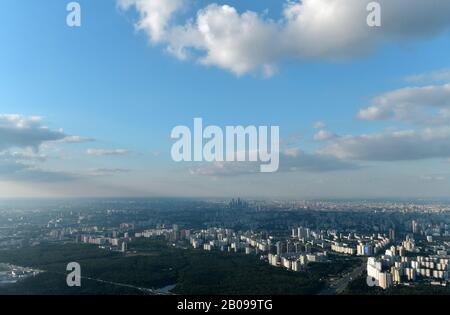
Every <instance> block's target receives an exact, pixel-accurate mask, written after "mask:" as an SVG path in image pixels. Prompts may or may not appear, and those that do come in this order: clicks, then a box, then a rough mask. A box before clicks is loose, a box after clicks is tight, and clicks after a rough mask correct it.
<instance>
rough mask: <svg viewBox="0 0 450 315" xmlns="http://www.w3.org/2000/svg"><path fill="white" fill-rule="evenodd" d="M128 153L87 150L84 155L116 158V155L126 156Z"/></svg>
mask: <svg viewBox="0 0 450 315" xmlns="http://www.w3.org/2000/svg"><path fill="white" fill-rule="evenodd" d="M128 153H129V151H128V150H125V149H112V150H106V149H87V150H86V154H88V155H92V156H118V155H127V154H128Z"/></svg>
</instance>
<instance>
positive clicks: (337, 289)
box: [318, 260, 367, 295]
mask: <svg viewBox="0 0 450 315" xmlns="http://www.w3.org/2000/svg"><path fill="white" fill-rule="evenodd" d="M366 266H367V264H366V260H363V261H362V264H361V265H360V266H358V267H356V268H355V269H353V270H352V271H351V272H349V273H346V274H344V275H343V276H342V277H341V278H339V279H337V280H335V281H332V282H331V283H330V285H329V286H328V287H327V288H325V289H323V290H322V291H320V292H319V293H318V294H319V295H336V294H340V293H342V292H344V290H345V289H346V288H347V285H348V284H349V283H350V282H351V281H353V280H355V279H356V278H358V277H359V276H361V275H362V273H363V272H364V270H365V269H366Z"/></svg>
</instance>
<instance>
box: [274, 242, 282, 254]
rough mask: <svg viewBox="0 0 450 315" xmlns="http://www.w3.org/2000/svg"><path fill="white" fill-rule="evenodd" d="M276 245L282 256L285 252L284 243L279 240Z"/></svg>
mask: <svg viewBox="0 0 450 315" xmlns="http://www.w3.org/2000/svg"><path fill="white" fill-rule="evenodd" d="M275 246H276V247H277V255H278V256H281V254H282V253H283V243H281V242H277V243H276V245H275Z"/></svg>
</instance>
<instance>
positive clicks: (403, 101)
mask: <svg viewBox="0 0 450 315" xmlns="http://www.w3.org/2000/svg"><path fill="white" fill-rule="evenodd" d="M436 109H437V110H439V111H437V112H433V110H435V111H436ZM448 110H450V83H447V84H443V85H429V86H423V87H406V88H402V89H398V90H394V91H390V92H387V93H384V94H382V95H379V96H377V97H376V98H374V99H373V101H372V105H371V106H369V107H367V108H364V109H362V110H360V111H359V113H358V118H360V119H365V120H385V119H392V120H404V121H412V122H434V123H437V122H438V121H439V120H441V121H443V122H448V118H449V116H450V115H449V112H448Z"/></svg>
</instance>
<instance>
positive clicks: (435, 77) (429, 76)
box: [405, 69, 450, 83]
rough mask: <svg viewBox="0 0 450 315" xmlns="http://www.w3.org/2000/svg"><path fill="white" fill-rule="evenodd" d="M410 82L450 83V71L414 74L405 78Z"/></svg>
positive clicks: (442, 70)
mask: <svg viewBox="0 0 450 315" xmlns="http://www.w3.org/2000/svg"><path fill="white" fill-rule="evenodd" d="M405 80H406V81H408V82H415V83H417V82H444V81H447V82H449V81H450V69H441V70H436V71H432V72H428V73H421V74H414V75H410V76H407V77H406V78H405Z"/></svg>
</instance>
